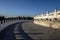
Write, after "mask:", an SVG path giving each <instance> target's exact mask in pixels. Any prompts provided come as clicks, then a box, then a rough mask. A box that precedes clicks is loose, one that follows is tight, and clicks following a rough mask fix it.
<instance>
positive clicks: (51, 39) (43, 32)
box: [22, 22, 60, 40]
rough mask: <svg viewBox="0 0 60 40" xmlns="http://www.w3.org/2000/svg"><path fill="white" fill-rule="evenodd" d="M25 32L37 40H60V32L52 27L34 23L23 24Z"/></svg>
mask: <svg viewBox="0 0 60 40" xmlns="http://www.w3.org/2000/svg"><path fill="white" fill-rule="evenodd" d="M22 27H23V29H24V31H25V32H26V33H27V34H28V35H29V36H30V37H31V38H32V39H36V40H60V30H56V29H53V28H50V27H44V26H41V25H36V24H34V23H33V22H26V23H23V24H22Z"/></svg>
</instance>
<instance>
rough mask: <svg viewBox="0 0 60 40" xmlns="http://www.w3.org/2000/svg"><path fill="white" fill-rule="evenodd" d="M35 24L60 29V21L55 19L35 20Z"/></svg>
mask: <svg viewBox="0 0 60 40" xmlns="http://www.w3.org/2000/svg"><path fill="white" fill-rule="evenodd" d="M33 23H34V24H37V25H42V26H45V27H51V28H55V29H60V22H53V21H34V22H33Z"/></svg>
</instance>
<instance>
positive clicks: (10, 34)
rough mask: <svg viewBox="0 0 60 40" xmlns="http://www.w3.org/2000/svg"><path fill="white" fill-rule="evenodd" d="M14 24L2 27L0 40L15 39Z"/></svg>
mask: <svg viewBox="0 0 60 40" xmlns="http://www.w3.org/2000/svg"><path fill="white" fill-rule="evenodd" d="M16 24H18V23H15V24H12V25H9V26H8V27H7V28H5V29H3V30H2V31H1V32H0V40H16V38H15V35H14V28H15V26H16Z"/></svg>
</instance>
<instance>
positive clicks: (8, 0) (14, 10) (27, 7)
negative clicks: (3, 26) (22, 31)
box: [0, 0, 60, 17]
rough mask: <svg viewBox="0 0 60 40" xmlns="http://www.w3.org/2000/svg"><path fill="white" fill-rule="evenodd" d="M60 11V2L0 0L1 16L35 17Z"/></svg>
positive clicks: (55, 0)
mask: <svg viewBox="0 0 60 40" xmlns="http://www.w3.org/2000/svg"><path fill="white" fill-rule="evenodd" d="M55 8H57V9H58V10H60V0H0V15H4V16H6V17H10V16H34V15H37V14H41V13H42V12H46V11H50V12H51V11H54V9H55Z"/></svg>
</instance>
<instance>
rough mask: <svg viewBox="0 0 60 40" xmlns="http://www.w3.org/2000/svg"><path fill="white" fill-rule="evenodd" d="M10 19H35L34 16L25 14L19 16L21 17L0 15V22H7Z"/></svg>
mask: <svg viewBox="0 0 60 40" xmlns="http://www.w3.org/2000/svg"><path fill="white" fill-rule="evenodd" d="M10 20H33V17H25V16H23V17H22V16H19V17H9V18H6V17H4V16H0V22H1V24H2V23H5V22H7V21H10Z"/></svg>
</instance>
